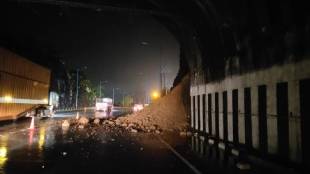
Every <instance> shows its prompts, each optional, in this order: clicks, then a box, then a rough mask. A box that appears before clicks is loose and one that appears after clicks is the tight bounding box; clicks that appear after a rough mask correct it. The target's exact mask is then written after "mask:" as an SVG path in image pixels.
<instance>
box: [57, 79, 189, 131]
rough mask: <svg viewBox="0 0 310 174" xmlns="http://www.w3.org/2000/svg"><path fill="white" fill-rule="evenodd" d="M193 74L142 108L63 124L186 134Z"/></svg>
mask: <svg viewBox="0 0 310 174" xmlns="http://www.w3.org/2000/svg"><path fill="white" fill-rule="evenodd" d="M188 90H189V77H188V76H186V77H184V79H183V80H182V81H181V82H180V84H179V85H177V86H176V87H175V88H174V89H173V90H172V91H171V92H170V93H168V94H167V95H166V96H164V97H162V98H160V99H158V100H157V101H154V102H153V103H152V104H150V105H149V106H147V107H145V108H144V109H143V110H142V111H140V112H136V113H132V114H129V115H126V116H124V117H119V118H116V119H113V118H110V119H106V120H99V119H89V118H86V117H83V116H82V117H81V118H76V119H72V120H69V121H67V120H65V121H63V122H62V126H63V127H69V126H70V125H72V126H73V125H75V126H76V127H77V128H79V129H83V128H84V127H85V128H86V127H88V126H98V125H100V124H102V125H103V126H106V127H110V128H111V129H114V128H122V129H125V130H127V131H129V132H132V133H137V132H147V133H157V134H160V133H162V132H164V131H175V132H181V134H182V133H184V134H185V135H186V132H187V131H186V130H187V129H188V120H187V114H186V107H185V106H186V104H185V103H186V102H188V101H187V100H188V99H187V97H188V92H189V91H188Z"/></svg>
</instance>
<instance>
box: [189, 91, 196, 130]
mask: <svg viewBox="0 0 310 174" xmlns="http://www.w3.org/2000/svg"><path fill="white" fill-rule="evenodd" d="M194 110H195V108H194V96H192V95H191V115H190V119H191V128H194Z"/></svg>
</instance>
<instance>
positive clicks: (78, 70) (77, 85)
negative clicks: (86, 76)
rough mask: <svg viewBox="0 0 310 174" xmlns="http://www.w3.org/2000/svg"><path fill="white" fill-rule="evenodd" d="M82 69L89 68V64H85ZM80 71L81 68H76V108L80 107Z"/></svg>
mask: <svg viewBox="0 0 310 174" xmlns="http://www.w3.org/2000/svg"><path fill="white" fill-rule="evenodd" d="M81 69H87V66H84V67H83V68H81ZM79 72H80V68H77V69H76V96H75V109H77V108H78V98H79Z"/></svg>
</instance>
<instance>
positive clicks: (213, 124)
mask: <svg viewBox="0 0 310 174" xmlns="http://www.w3.org/2000/svg"><path fill="white" fill-rule="evenodd" d="M211 98H212V105H211V108H212V109H211V113H212V135H213V136H215V134H216V133H215V132H216V129H215V128H216V126H215V92H213V93H212V97H211Z"/></svg>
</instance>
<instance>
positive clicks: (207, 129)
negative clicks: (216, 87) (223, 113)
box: [205, 86, 210, 134]
mask: <svg viewBox="0 0 310 174" xmlns="http://www.w3.org/2000/svg"><path fill="white" fill-rule="evenodd" d="M209 91H210V90H208V88H207V86H206V106H205V107H206V113H205V114H206V120H205V125H206V133H208V134H209V115H208V92H209Z"/></svg>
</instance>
